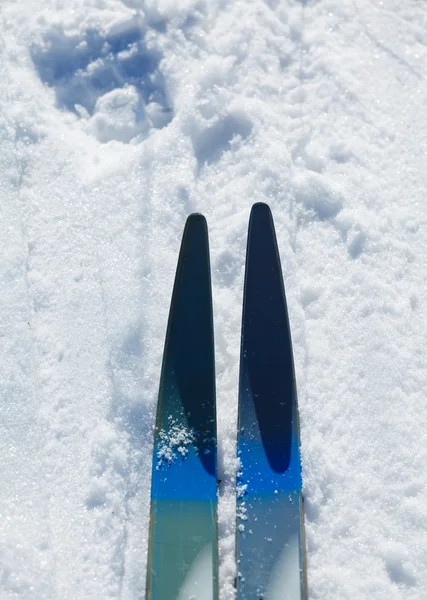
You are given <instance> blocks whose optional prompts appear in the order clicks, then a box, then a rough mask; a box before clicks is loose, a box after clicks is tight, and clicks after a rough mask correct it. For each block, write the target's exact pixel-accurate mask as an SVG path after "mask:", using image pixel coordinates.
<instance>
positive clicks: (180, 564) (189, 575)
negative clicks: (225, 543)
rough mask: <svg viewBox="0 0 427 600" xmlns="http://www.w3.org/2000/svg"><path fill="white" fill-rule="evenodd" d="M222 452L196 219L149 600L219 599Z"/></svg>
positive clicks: (173, 331) (174, 354) (170, 364)
mask: <svg viewBox="0 0 427 600" xmlns="http://www.w3.org/2000/svg"><path fill="white" fill-rule="evenodd" d="M217 555H218V550H217V450H216V408H215V368H214V344H213V318H212V292H211V275H210V262H209V245H208V232H207V225H206V220H205V218H204V217H203V216H202V215H200V214H192V215H190V216H189V217H188V219H187V223H186V225H185V230H184V234H183V238H182V243H181V250H180V254H179V259H178V266H177V271H176V276H175V284H174V289H173V294H172V301H171V307H170V313H169V321H168V326H167V333H166V341H165V349H164V355H163V365H162V372H161V379H160V389H159V398H158V406H157V418H156V427H155V434H154V450H153V467H152V483H151V508H150V530H149V547H148V569H147V595H146V597H147V600H189V599H190V598H197V600H216V599H217V596H218V592H217V587H218V583H217V579H218V578H217V570H218V558H217Z"/></svg>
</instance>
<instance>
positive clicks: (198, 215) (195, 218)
mask: <svg viewBox="0 0 427 600" xmlns="http://www.w3.org/2000/svg"><path fill="white" fill-rule="evenodd" d="M198 221H199V222H201V223H206V219H205V217H204V216H203V215H202V214H201V213H191V215H189V216H188V217H187V224H189V223H197V222H198Z"/></svg>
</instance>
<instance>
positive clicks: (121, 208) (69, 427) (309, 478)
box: [0, 0, 427, 600]
mask: <svg viewBox="0 0 427 600" xmlns="http://www.w3.org/2000/svg"><path fill="white" fill-rule="evenodd" d="M426 76H427V5H426V4H425V3H424V2H422V1H420V0H405V1H404V2H402V1H401V0H399V1H398V0H388V1H387V2H383V1H381V0H306V1H304V0H299V1H298V0H283V1H281V2H279V1H278V0H265V1H263V0H241V1H235V2H226V1H225V0H182V1H180V2H176V1H175V0H174V1H172V0H68V1H67V2H63V1H62V0H39V1H38V2H37V3H35V2H34V1H33V0H20V2H15V1H14V0H2V2H1V7H0V211H1V217H0V223H1V236H0V247H1V250H0V298H1V303H0V336H1V340H2V343H1V345H0V398H1V402H0V482H1V485H0V515H1V522H2V527H1V528H0V598H1V599H2V600H10V599H12V598H19V599H24V598H25V599H28V600H30V599H31V600H33V599H37V600H42V599H58V600H59V599H60V600H68V599H70V600H71V599H73V600H79V599H81V600H87V599H88V598H96V599H101V598H114V599H121V600H133V599H136V598H143V597H144V594H145V591H144V587H145V569H146V547H147V526H148V510H149V486H150V472H151V446H152V435H153V427H154V415H155V406H156V395H157V388H158V381H159V375H160V368H161V358H162V349H163V343H164V335H165V329H166V323H167V315H168V310H169V301H170V294H171V291H172V286H173V278H174V272H175V267H176V261H177V256H178V250H179V244H180V238H181V234H182V230H183V226H184V222H185V219H186V217H187V215H188V214H189V213H190V212H193V211H200V212H202V213H203V214H205V216H206V217H207V220H208V225H209V232H210V244H211V262H212V274H213V297H214V317H215V336H216V340H215V342H216V366H217V401H218V429H219V452H220V479H221V480H222V483H221V489H220V510H219V517H220V523H219V531H220V553H221V567H220V598H221V600H231V599H232V598H233V577H234V573H235V571H234V563H233V551H234V546H233V544H234V527H235V513H236V506H235V500H234V493H235V489H234V485H235V471H236V459H235V431H236V416H237V415H236V409H237V380H238V361H239V335H240V319H241V300H242V289H243V269H244V258H245V244H246V230H247V221H248V217H249V211H250V207H251V205H252V204H253V203H254V202H257V201H264V202H267V203H269V205H270V206H271V208H272V211H273V215H274V219H275V224H276V230H277V236H278V244H279V248H280V253H281V259H282V264H283V271H284V277H285V285H286V289H287V296H288V304H289V312H290V319H291V329H292V336H293V340H294V352H295V367H296V373H297V380H298V393H299V408H300V418H301V437H302V456H303V476H304V495H305V507H306V531H307V551H308V581H309V594H310V598H311V599H313V600H329V599H333V600H335V599H337V598H339V599H340V600H345V599H351V600H359V599H361V600H362V599H366V598H375V600H382V599H387V600H392V599H393V600H401V599H405V600H409V599H423V598H425V597H427V527H426V522H427V503H426V500H425V498H426V495H427V470H426V464H427V403H426V399H425V394H426V389H427V368H426V359H425V341H426V339H427V319H426V311H425V310H424V309H425V307H426V305H427V304H426V302H427V292H426V281H427V208H426V203H425V190H426V188H427V121H426V119H425V115H426V114H427V87H426V84H425V78H426Z"/></svg>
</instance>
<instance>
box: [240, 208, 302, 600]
mask: <svg viewBox="0 0 427 600" xmlns="http://www.w3.org/2000/svg"><path fill="white" fill-rule="evenodd" d="M299 446H300V444H299V426H298V413H297V402H296V388H295V375H294V365H293V355H292V342H291V335H290V328H289V320H288V311H287V306H286V298H285V290H284V285H283V278H282V271H281V267H280V258H279V252H278V249H277V241H276V234H275V230H274V224H273V218H272V215H271V212H270V209H269V207H268V206H267V205H266V204H263V203H258V204H255V205H254V206H253V208H252V212H251V216H250V222H249V232H248V242H247V254H246V273H245V289H244V297H243V319H242V339H241V355H240V379H239V417H238V436H237V454H238V458H239V462H240V466H239V472H238V476H237V500H236V501H237V523H236V529H237V531H236V559H237V572H238V573H237V580H236V586H237V600H305V599H306V597H307V584H306V576H305V549H304V529H303V527H304V526H303V505H302V494H301V488H302V481H301V461H300V449H299Z"/></svg>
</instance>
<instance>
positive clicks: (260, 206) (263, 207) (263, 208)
mask: <svg viewBox="0 0 427 600" xmlns="http://www.w3.org/2000/svg"><path fill="white" fill-rule="evenodd" d="M262 214H264V215H266V216H267V215H269V216H271V209H270V207H269V206H268V204H266V203H265V202H256V203H255V204H254V205H253V206H252V210H251V217H250V218H251V219H253V218H257V217H258V216H259V215H262Z"/></svg>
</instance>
